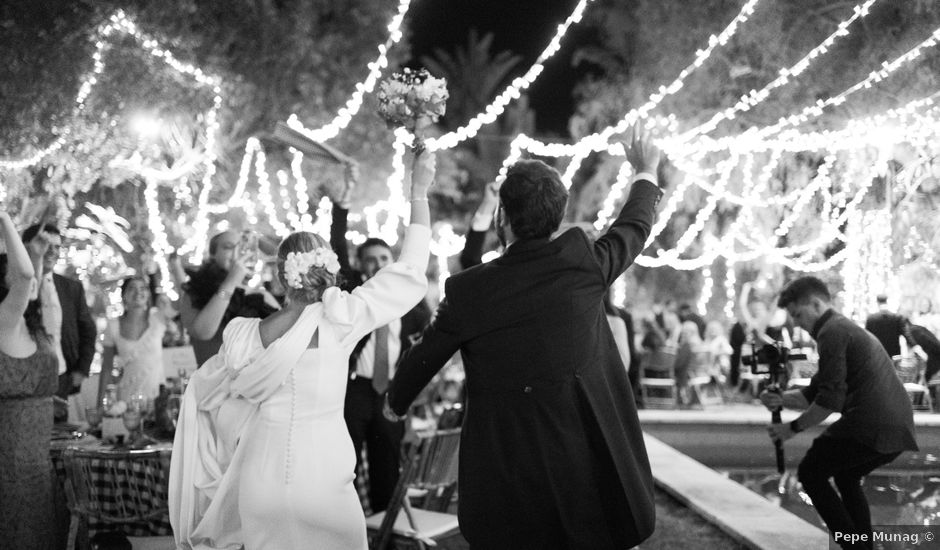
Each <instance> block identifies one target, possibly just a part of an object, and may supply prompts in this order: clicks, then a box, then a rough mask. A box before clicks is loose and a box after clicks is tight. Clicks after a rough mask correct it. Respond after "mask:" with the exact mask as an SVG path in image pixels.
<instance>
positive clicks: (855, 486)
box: [797, 435, 901, 548]
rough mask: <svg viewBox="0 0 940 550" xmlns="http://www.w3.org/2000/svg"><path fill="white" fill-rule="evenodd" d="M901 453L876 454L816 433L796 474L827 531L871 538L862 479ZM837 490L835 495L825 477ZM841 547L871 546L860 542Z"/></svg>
mask: <svg viewBox="0 0 940 550" xmlns="http://www.w3.org/2000/svg"><path fill="white" fill-rule="evenodd" d="M900 454H901V453H900V452H897V453H888V454H884V453H879V452H878V451H875V450H874V449H871V448H869V447H866V446H865V445H862V444H861V443H859V442H857V441H855V440H852V439H842V438H835V437H828V436H825V435H823V436H820V437H818V438H816V440H815V441H813V445H812V446H811V447H810V448H809V450H808V451H806V456H805V457H803V461H802V462H800V466H799V469H798V470H797V476H798V478H799V480H800V483H802V484H803V490H805V491H806V494H808V495H809V497H810V499H812V501H813V506H815V507H816V511H817V512H818V513H819V516H820V517H821V518H822V519H823V521H824V522H826V526H827V527H828V528H829V533H830V535H832V534H833V533H835V532H836V531H839V532H842V533H860V534H861V533H867V534H868V535H869V536H868V540H869V541H871V511H870V510H869V508H868V499H866V498H865V493H864V491H863V490H862V478H864V477H865V476H866V475H868V474H869V473H871V471H872V470H874V469H875V468H878V467H879V466H884V465H885V464H888V463H889V462H891V461H892V460H894V459H895V458H897V457H898V456H899V455H900ZM830 478H831V479H832V480H833V481H834V482H835V486H836V488H838V489H839V492H838V494H836V491H835V489H833V487H832V484H830V482H829V479H830ZM842 547H843V548H872V546H871V542H868V543H867V545H866V544H863V543H860V544H858V545H855V546H851V545H848V544H847V543H846V544H843V545H842Z"/></svg>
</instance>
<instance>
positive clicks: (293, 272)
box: [277, 231, 339, 303]
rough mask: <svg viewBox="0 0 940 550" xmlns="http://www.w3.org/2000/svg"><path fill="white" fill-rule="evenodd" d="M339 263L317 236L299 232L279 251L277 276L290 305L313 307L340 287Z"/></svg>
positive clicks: (284, 243) (289, 236)
mask: <svg viewBox="0 0 940 550" xmlns="http://www.w3.org/2000/svg"><path fill="white" fill-rule="evenodd" d="M338 272H339V261H338V260H337V257H336V254H335V253H334V252H333V250H332V249H331V248H330V245H329V243H327V242H326V240H324V239H323V237H321V236H319V235H317V234H316V233H310V232H307V231H298V232H296V233H291V234H290V235H288V236H287V237H286V238H285V239H284V240H283V241H281V244H280V245H279V246H278V247H277V276H278V279H279V280H280V282H281V284H282V285H284V288H286V289H287V297H288V298H290V299H291V301H299V302H303V303H313V302H317V301H319V300H320V298H321V297H322V296H323V292H324V291H325V290H326V289H327V288H329V287H331V286H335V285H336V284H337V274H338Z"/></svg>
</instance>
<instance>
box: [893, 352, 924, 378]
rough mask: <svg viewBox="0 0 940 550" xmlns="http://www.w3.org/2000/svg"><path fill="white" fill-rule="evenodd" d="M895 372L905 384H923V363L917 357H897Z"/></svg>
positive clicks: (895, 358) (894, 358) (895, 357)
mask: <svg viewBox="0 0 940 550" xmlns="http://www.w3.org/2000/svg"><path fill="white" fill-rule="evenodd" d="M892 359H893V360H894V371H895V372H896V373H897V375H898V378H900V379H901V382H902V383H904V384H923V381H922V380H921V377H922V375H923V361H921V359H920V358H919V357H917V356H916V355H904V356H902V355H895V356H894V357H892Z"/></svg>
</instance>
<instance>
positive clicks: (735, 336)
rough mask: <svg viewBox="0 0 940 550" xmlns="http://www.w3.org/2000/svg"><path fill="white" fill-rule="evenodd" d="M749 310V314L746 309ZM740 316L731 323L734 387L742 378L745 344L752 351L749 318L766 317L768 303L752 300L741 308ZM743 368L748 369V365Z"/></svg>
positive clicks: (729, 340) (730, 379)
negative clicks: (745, 312)
mask: <svg viewBox="0 0 940 550" xmlns="http://www.w3.org/2000/svg"><path fill="white" fill-rule="evenodd" d="M745 310H747V314H746V315H745V314H744V311H745ZM739 312H740V317H739V318H738V320H737V321H735V323H734V324H733V325H731V334H730V336H729V338H728V343H729V344H731V373H730V375H729V377H728V378H729V383H730V385H731V387H732V388H738V387H739V384H740V380H741V368H742V363H741V359H742V355H744V348H745V345H746V347H747V354H748V355H749V354H750V353H751V344H750V340H753V337H754V335H753V333H752V332H751V330H750V329H749V328H748V326H749V325H748V321H747V319H764V318H766V316H767V304H765V303H764V302H761V301H757V300H755V301H751V302H748V303H746V304H745V305H744V306H743V307H741V308H740V309H739ZM743 368H745V369H747V368H748V367H747V365H744V366H743Z"/></svg>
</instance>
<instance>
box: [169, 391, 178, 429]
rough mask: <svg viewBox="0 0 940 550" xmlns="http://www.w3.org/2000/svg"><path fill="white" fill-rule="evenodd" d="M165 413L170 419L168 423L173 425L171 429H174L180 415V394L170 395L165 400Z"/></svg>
mask: <svg viewBox="0 0 940 550" xmlns="http://www.w3.org/2000/svg"><path fill="white" fill-rule="evenodd" d="M166 415H167V417H168V418H169V419H170V423H171V424H172V425H173V429H174V430H175V429H176V423H177V421H179V416H180V396H179V395H171V396H169V397H168V398H167V400H166Z"/></svg>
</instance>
